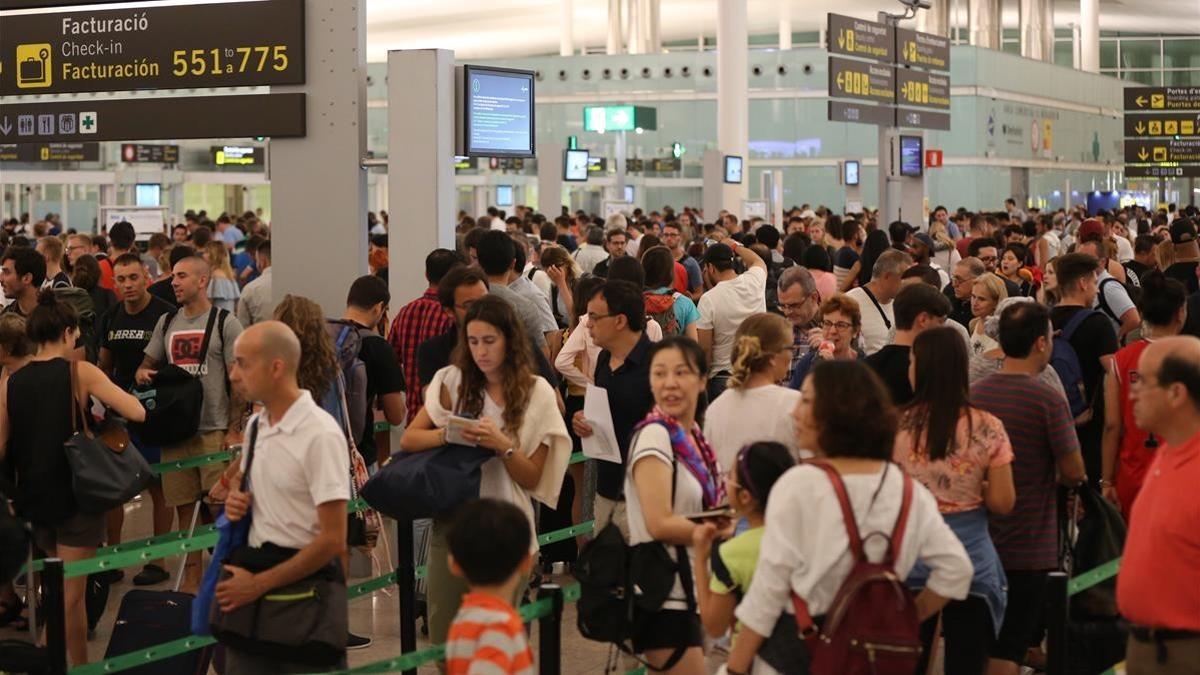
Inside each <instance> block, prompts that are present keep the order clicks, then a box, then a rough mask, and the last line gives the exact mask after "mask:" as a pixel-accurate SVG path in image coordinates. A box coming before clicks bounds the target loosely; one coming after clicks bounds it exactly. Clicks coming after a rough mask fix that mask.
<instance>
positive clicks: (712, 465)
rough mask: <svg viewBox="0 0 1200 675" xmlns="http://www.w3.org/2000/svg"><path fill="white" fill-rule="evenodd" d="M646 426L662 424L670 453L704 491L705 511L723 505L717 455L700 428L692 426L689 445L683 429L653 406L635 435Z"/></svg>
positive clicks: (636, 429) (635, 430) (722, 483)
mask: <svg viewBox="0 0 1200 675" xmlns="http://www.w3.org/2000/svg"><path fill="white" fill-rule="evenodd" d="M649 424H661V425H663V426H664V427H666V428H667V434H668V435H669V436H670V438H671V451H672V453H674V455H675V457H676V459H678V460H681V461H682V462H683V465H684V466H685V467H687V470H688V471H690V472H691V474H692V476H693V477H694V478H695V479H696V481H697V482H698V483H700V487H701V489H702V490H703V491H704V508H706V509H711V508H714V507H717V506H720V505H721V504H724V503H725V483H724V481H722V480H721V466H720V464H719V463H718V462H717V455H716V453H714V452H713V449H712V446H711V445H709V444H708V441H706V440H704V434H703V433H701V432H700V425H698V424H695V423H693V424H692V436H693V437H694V438H695V439H696V443H695V444H692V443H691V442H690V441H689V440H688V434H687V432H686V431H684V429H683V426H682V425H680V424H679V422H678V421H677V420H676V419H675V418H674V417H671V416H670V415H668V414H666V413H665V412H663V411H662V409H660V408H659V407H658V406H654V409H653V410H651V411H650V414H649V415H646V419H644V420H642V421H641V422H639V423H638V425H637V426H636V427H635V428H634V432H635V433H636V432H638V431H640V430H641V429H642V427H645V426H647V425H649Z"/></svg>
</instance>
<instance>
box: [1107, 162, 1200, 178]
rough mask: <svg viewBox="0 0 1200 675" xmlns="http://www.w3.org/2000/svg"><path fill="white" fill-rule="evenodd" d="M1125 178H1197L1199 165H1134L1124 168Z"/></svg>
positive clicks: (1199, 169)
mask: <svg viewBox="0 0 1200 675" xmlns="http://www.w3.org/2000/svg"><path fill="white" fill-rule="evenodd" d="M1125 177H1126V178H1198V177H1200V164H1184V165H1158V164H1134V165H1128V164H1127V165H1126V166H1125Z"/></svg>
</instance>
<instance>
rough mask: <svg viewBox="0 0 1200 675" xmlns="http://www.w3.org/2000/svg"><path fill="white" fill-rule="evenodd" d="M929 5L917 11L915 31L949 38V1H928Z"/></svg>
mask: <svg viewBox="0 0 1200 675" xmlns="http://www.w3.org/2000/svg"><path fill="white" fill-rule="evenodd" d="M929 5H930V6H929V9H922V10H918V11H917V30H919V31H921V32H922V33H933V34H934V35H941V36H942V37H950V0H930V3H929Z"/></svg>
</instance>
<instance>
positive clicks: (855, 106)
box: [828, 101, 896, 127]
mask: <svg viewBox="0 0 1200 675" xmlns="http://www.w3.org/2000/svg"><path fill="white" fill-rule="evenodd" d="M828 119H829V121H831V122H857V123H859V124H875V125H878V126H881V127H888V126H892V125H893V124H895V123H896V111H895V109H894V108H891V107H883V106H877V105H867V104H865V103H846V102H844V101H830V102H829V117H828Z"/></svg>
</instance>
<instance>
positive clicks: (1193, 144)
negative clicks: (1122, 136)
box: [1125, 138, 1200, 164]
mask: <svg viewBox="0 0 1200 675" xmlns="http://www.w3.org/2000/svg"><path fill="white" fill-rule="evenodd" d="M1125 161H1126V162H1128V163H1130V164H1137V163H1144V162H1152V163H1155V164H1157V163H1160V162H1167V163H1198V164H1200V138H1156V139H1154V140H1147V141H1140V140H1131V139H1126V140H1125Z"/></svg>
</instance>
